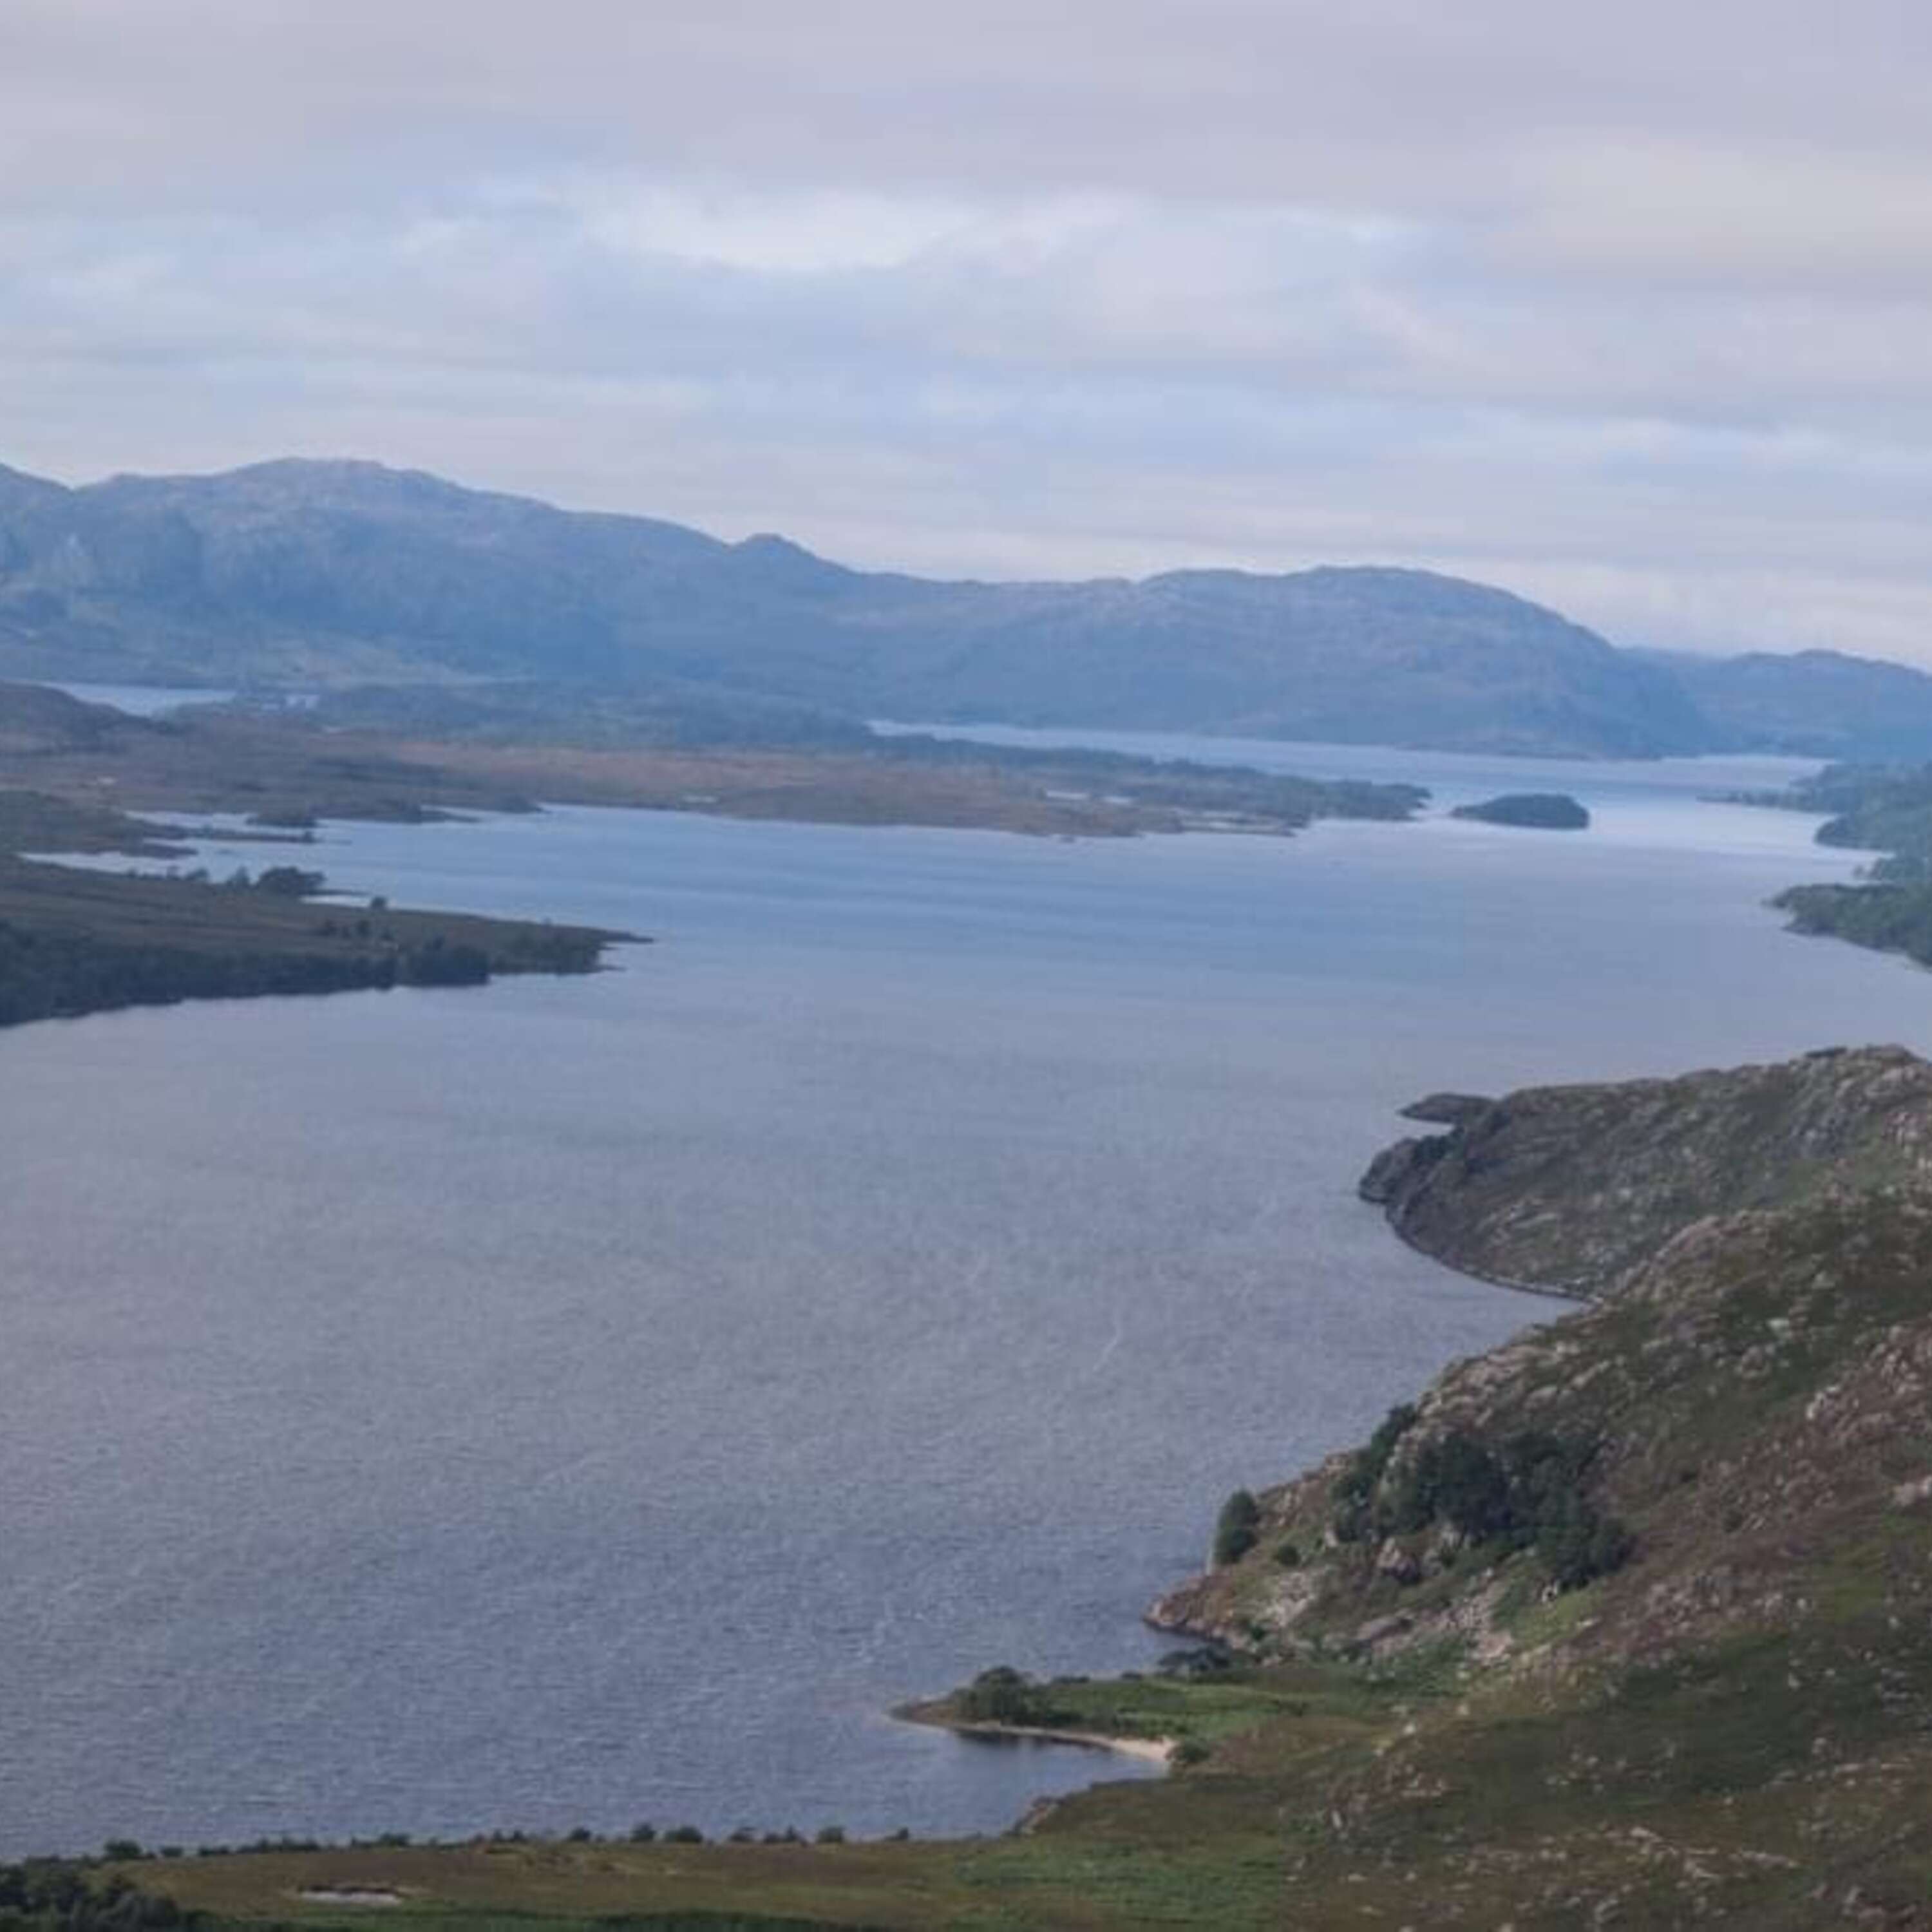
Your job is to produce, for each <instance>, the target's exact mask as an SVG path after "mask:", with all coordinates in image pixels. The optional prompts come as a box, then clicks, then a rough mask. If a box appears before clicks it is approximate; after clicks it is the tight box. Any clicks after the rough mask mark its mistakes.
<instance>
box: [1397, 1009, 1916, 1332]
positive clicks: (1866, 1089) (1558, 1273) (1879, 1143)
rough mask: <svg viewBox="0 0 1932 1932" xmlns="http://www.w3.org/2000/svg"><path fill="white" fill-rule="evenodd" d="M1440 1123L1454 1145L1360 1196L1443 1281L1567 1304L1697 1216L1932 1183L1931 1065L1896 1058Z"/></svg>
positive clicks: (1562, 1091)
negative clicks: (1507, 1286)
mask: <svg viewBox="0 0 1932 1932" xmlns="http://www.w3.org/2000/svg"><path fill="white" fill-rule="evenodd" d="M1442 1099H1443V1097H1440V1096H1438V1097H1435V1098H1433V1100H1431V1101H1430V1102H1428V1103H1423V1104H1424V1106H1426V1107H1427V1108H1429V1109H1431V1110H1432V1111H1431V1112H1430V1113H1429V1114H1428V1115H1426V1116H1425V1118H1438V1119H1439V1118H1444V1112H1441V1111H1435V1110H1436V1109H1439V1107H1440V1106H1441V1103H1442ZM1410 1111H1411V1112H1415V1109H1412V1110H1410ZM1445 1111H1446V1112H1450V1113H1453V1114H1454V1115H1457V1116H1458V1117H1459V1118H1457V1120H1456V1121H1455V1124H1454V1127H1453V1128H1452V1130H1451V1132H1450V1133H1447V1134H1442V1135H1436V1136H1429V1137H1427V1138H1420V1139H1410V1140H1405V1141H1402V1142H1398V1143H1397V1145H1395V1146H1394V1147H1392V1148H1388V1150H1386V1151H1385V1152H1384V1153H1382V1154H1379V1155H1378V1156H1377V1157H1376V1160H1375V1162H1374V1163H1373V1165H1372V1166H1370V1169H1369V1171H1368V1172H1367V1174H1366V1175H1364V1177H1363V1179H1362V1182H1361V1193H1362V1195H1363V1196H1364V1199H1367V1200H1370V1201H1373V1202H1377V1203H1379V1204H1380V1205H1382V1206H1384V1207H1385V1208H1386V1210H1387V1211H1388V1217H1389V1220H1390V1223H1391V1225H1392V1226H1394V1229H1396V1232H1397V1233H1398V1234H1400V1235H1401V1236H1402V1238H1403V1240H1405V1241H1408V1242H1409V1243H1410V1244H1412V1245H1413V1246H1414V1247H1418V1248H1420V1249H1421V1250H1423V1252H1424V1253H1426V1254H1430V1255H1433V1256H1435V1257H1436V1259H1438V1260H1439V1261H1443V1262H1448V1264H1449V1265H1451V1267H1453V1268H1460V1269H1462V1270H1463V1271H1465V1272H1466V1273H1468V1274H1476V1275H1481V1276H1483V1277H1486V1278H1487V1279H1489V1280H1495V1281H1502V1282H1507V1283H1514V1284H1516V1285H1518V1286H1524V1287H1534V1288H1538V1289H1545V1290H1555V1291H1557V1292H1562V1293H1564V1294H1568V1295H1580V1296H1589V1295H1600V1294H1601V1293H1603V1292H1604V1290H1605V1289H1607V1288H1608V1287H1609V1286H1610V1284H1611V1283H1613V1281H1615V1280H1616V1279H1617V1278H1618V1277H1619V1275H1621V1274H1623V1273H1624V1272H1625V1271H1626V1270H1627V1269H1628V1268H1631V1266H1633V1265H1634V1264H1635V1263H1636V1262H1638V1261H1640V1260H1641V1259H1643V1258H1644V1257H1646V1256H1648V1255H1650V1254H1652V1253H1655V1250H1657V1249H1658V1247H1660V1246H1661V1244H1663V1243H1664V1241H1667V1240H1668V1239H1669V1238H1670V1236H1671V1235H1673V1234H1675V1233H1676V1232H1677V1231H1678V1230H1679V1229H1682V1228H1683V1227H1685V1226H1688V1224H1689V1223H1691V1222H1693V1221H1694V1220H1697V1219H1699V1218H1700V1217H1703V1216H1705V1215H1709V1214H1721V1213H1724V1212H1727V1211H1732V1210H1735V1209H1739V1208H1766V1207H1778V1206H1784V1205H1791V1204H1793V1203H1796V1202H1803V1201H1805V1200H1808V1199H1815V1198H1817V1196H1820V1194H1822V1193H1826V1192H1828V1191H1829V1190H1832V1189H1833V1188H1835V1187H1843V1186H1845V1185H1847V1184H1850V1185H1855V1186H1861V1187H1863V1186H1870V1185H1874V1184H1895V1185H1900V1186H1907V1187H1915V1186H1918V1185H1921V1184H1932V1067H1928V1066H1927V1064H1926V1063H1925V1062H1924V1061H1921V1060H1919V1059H1918V1058H1915V1056H1914V1055H1911V1054H1909V1053H1908V1052H1906V1051H1905V1050H1904V1049H1903V1048H1900V1047H1866V1048H1861V1049H1856V1050H1853V1051H1832V1052H1823V1053H1817V1054H1811V1055H1806V1056H1805V1058H1802V1059H1800V1060H1794V1061H1786V1062H1784V1063H1783V1064H1780V1065H1778V1066H1771V1067H1739V1068H1737V1069H1735V1070H1729V1071H1725V1072H1719V1073H1691V1074H1687V1075H1685V1076H1683V1077H1682V1078H1681V1079H1675V1080H1643V1081H1631V1082H1623V1083H1621V1084H1619V1085H1614V1086H1608V1085H1607V1086H1580V1087H1544V1088H1528V1089H1526V1090H1525V1091H1523V1092H1521V1093H1517V1094H1511V1095H1509V1096H1508V1097H1507V1098H1505V1099H1504V1100H1499V1101H1497V1102H1496V1103H1493V1104H1486V1105H1481V1106H1478V1105H1475V1104H1473V1103H1472V1104H1470V1105H1468V1106H1463V1104H1461V1103H1460V1102H1457V1103H1454V1104H1453V1105H1452V1106H1451V1107H1449V1108H1448V1109H1446V1110H1445Z"/></svg>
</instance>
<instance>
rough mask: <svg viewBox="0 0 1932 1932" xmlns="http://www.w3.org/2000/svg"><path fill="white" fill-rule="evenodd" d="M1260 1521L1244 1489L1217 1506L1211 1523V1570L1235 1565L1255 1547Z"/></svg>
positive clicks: (1258, 1513)
mask: <svg viewBox="0 0 1932 1932" xmlns="http://www.w3.org/2000/svg"><path fill="white" fill-rule="evenodd" d="M1261 1520H1262V1511H1261V1505H1259V1503H1258V1502H1256V1501H1255V1499H1254V1497H1253V1495H1252V1494H1251V1493H1250V1492H1249V1491H1248V1490H1236V1491H1235V1493H1234V1494H1233V1495H1232V1496H1230V1497H1229V1499H1228V1500H1227V1501H1226V1502H1224V1503H1223V1505H1221V1514H1220V1515H1219V1516H1218V1517H1216V1518H1215V1520H1214V1568H1216V1569H1217V1570H1219V1569H1221V1568H1223V1567H1224V1566H1225V1565H1228V1564H1230V1563H1236V1562H1240V1560H1241V1559H1242V1558H1243V1557H1244V1556H1247V1553H1248V1552H1249V1551H1250V1550H1252V1549H1253V1547H1255V1535H1256V1531H1257V1530H1258V1529H1259V1527H1260V1525H1261Z"/></svg>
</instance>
